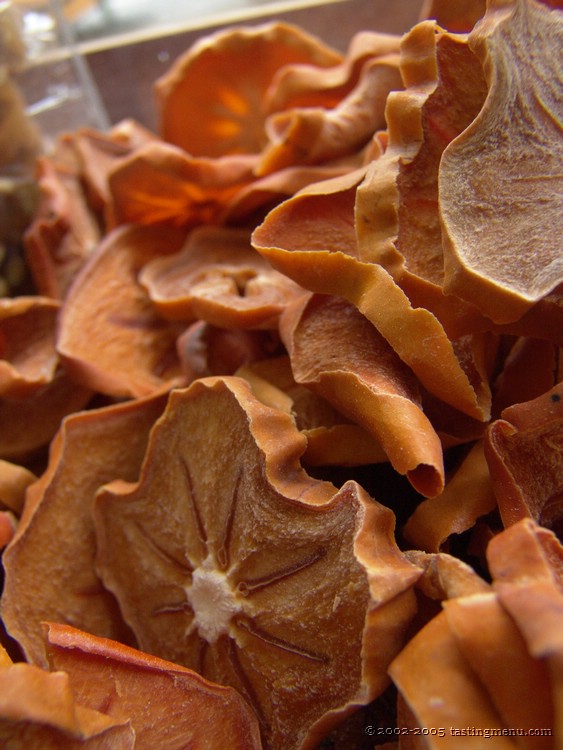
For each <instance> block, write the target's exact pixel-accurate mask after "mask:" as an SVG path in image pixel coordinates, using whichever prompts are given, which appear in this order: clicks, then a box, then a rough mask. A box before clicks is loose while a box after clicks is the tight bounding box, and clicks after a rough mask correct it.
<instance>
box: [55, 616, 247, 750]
mask: <svg viewBox="0 0 563 750" xmlns="http://www.w3.org/2000/svg"><path fill="white" fill-rule="evenodd" d="M46 649H47V653H48V656H49V663H50V665H51V669H53V670H57V671H62V672H65V673H66V674H68V676H69V680H70V685H71V687H72V688H73V690H74V692H75V695H76V697H77V700H78V701H79V702H80V704H81V705H83V706H86V707H87V708H90V709H95V710H99V711H103V712H104V713H106V714H107V715H108V716H111V717H112V718H114V719H115V720H117V721H119V720H121V721H130V722H131V726H132V727H133V729H134V731H135V750H150V749H151V748H158V750H182V749H183V748H188V747H189V748H194V749H195V750H199V749H201V750H204V748H205V750H225V748H229V750H261V747H262V745H261V743H260V731H259V728H258V722H257V720H256V717H255V716H254V714H253V713H252V711H251V710H250V708H249V707H248V705H247V704H246V703H245V702H244V700H243V699H242V698H241V697H240V695H239V694H238V693H237V692H236V691H235V690H233V689H232V688H228V687H222V686H220V685H215V684H213V683H211V682H209V681H208V680H204V679H203V677H201V676H200V675H199V674H197V673H196V672H193V671H191V670H189V669H186V668H185V667H180V666H178V665H177V664H170V663H169V662H167V661H164V660H163V659H158V658H156V657H154V656H149V655H148V654H144V653H142V652H141V651H137V650H135V649H132V648H129V647H127V646H123V645H122V644H120V643H116V642H115V641H111V640H108V639H106V638H96V637H95V636H92V635H90V634H88V633H84V632H82V631H80V630H76V629H75V628H70V627H68V626H64V625H56V624H52V623H50V624H49V625H48V626H47V646H46Z"/></svg>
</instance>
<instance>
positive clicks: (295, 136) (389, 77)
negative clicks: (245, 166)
mask: <svg viewBox="0 0 563 750" xmlns="http://www.w3.org/2000/svg"><path fill="white" fill-rule="evenodd" d="M400 88H402V80H401V74H400V72H399V56H398V55H388V56H386V57H379V58H375V59H374V60H369V61H367V62H366V63H365V66H364V69H363V71H362V75H361V77H360V79H359V81H358V83H357V85H356V86H355V87H354V89H353V90H352V91H351V92H350V93H349V94H348V95H347V96H346V97H345V98H344V99H342V101H340V102H339V103H338V104H337V106H335V107H334V108H332V109H326V108H323V107H320V106H316V107H300V108H295V109H290V110H285V111H283V112H278V113H276V114H273V115H271V116H270V117H269V118H268V119H267V120H266V133H267V135H268V141H269V142H268V144H267V145H266V146H265V147H264V149H263V150H262V154H261V156H260V160H259V162H258V164H257V166H256V173H257V174H259V175H264V174H270V173H272V172H275V171H276V170H279V169H283V168H285V167H290V166H293V165H295V164H320V163H322V162H324V161H330V160H332V159H337V158H341V157H344V156H347V155H348V154H353V153H355V152H357V151H359V150H360V149H362V148H363V147H364V146H365V145H366V144H367V143H368V142H369V140H370V138H371V137H372V136H373V134H374V133H375V131H376V130H380V129H382V128H384V127H385V103H386V101H387V96H388V94H389V92H390V91H393V90H396V89H400Z"/></svg>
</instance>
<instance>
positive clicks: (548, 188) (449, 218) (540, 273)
mask: <svg viewBox="0 0 563 750" xmlns="http://www.w3.org/2000/svg"><path fill="white" fill-rule="evenodd" d="M469 44H470V46H471V47H472V49H473V50H474V51H475V54H476V55H477V57H478V58H479V59H480V61H481V63H482V65H483V68H484V70H485V71H486V75H487V79H488V84H489V94H488V96H487V99H486V101H485V103H484V105H483V108H482V110H481V111H480V113H479V115H478V116H477V117H476V119H475V120H474V121H473V122H472V123H471V125H470V126H469V127H468V128H466V130H465V131H464V132H463V133H462V134H461V135H460V136H458V138H456V139H455V140H454V141H453V142H452V143H451V144H450V145H449V146H448V148H447V149H446V151H445V152H444V155H443V157H442V161H441V163H440V177H439V185H440V209H441V214H442V222H443V227H444V255H445V286H444V288H445V291H446V292H447V293H453V294H457V295H458V296H460V297H462V298H463V299H466V300H468V301H470V302H472V303H473V304H475V305H476V306H477V307H478V308H479V309H480V310H481V311H482V312H483V313H484V314H485V315H487V316H488V317H490V318H491V319H492V320H494V321H495V322H498V323H507V322H511V321H514V320H517V319H518V318H519V317H521V316H522V315H523V313H524V312H526V311H527V310H528V309H529V308H530V307H531V306H532V305H533V304H534V303H535V302H537V301H538V300H540V299H541V298H542V297H544V296H545V295H546V294H548V293H549V292H551V291H552V290H554V289H555V288H556V287H557V286H559V285H560V284H561V282H562V281H563V263H562V260H561V244H560V238H561V236H562V234H563V225H562V213H561V203H560V200H559V195H558V192H557V189H556V185H558V182H559V180H560V174H561V159H562V156H563V146H562V144H563V139H562V137H561V135H562V133H561V121H560V112H561V96H560V94H561V92H560V85H559V84H560V79H561V60H560V56H559V55H558V54H557V52H556V50H560V49H561V45H562V44H563V14H562V12H561V10H551V9H549V8H548V7H547V6H546V5H543V4H542V3H538V2H535V1H534V0H513V1H512V2H508V3H507V2H505V1H503V0H498V1H497V0H495V1H494V2H491V3H489V7H488V9H487V13H486V15H485V16H484V18H483V20H482V21H481V22H480V23H479V24H478V25H477V26H476V27H475V29H474V30H473V31H472V32H471V35H470V38H469ZM554 51H555V52H554ZM531 52H533V54H531ZM556 314H557V317H558V320H559V325H561V321H562V318H561V311H560V310H559V311H558V312H557V313H556Z"/></svg>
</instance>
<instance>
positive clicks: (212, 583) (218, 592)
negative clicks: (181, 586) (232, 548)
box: [186, 555, 242, 643]
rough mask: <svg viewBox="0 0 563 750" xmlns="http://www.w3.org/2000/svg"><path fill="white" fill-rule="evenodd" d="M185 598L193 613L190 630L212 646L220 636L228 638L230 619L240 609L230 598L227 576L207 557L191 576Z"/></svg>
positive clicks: (231, 597)
mask: <svg viewBox="0 0 563 750" xmlns="http://www.w3.org/2000/svg"><path fill="white" fill-rule="evenodd" d="M186 595H187V597H188V601H189V602H190V605H191V607H192V610H193V613H194V619H193V622H192V628H197V631H198V633H199V634H200V635H201V637H202V638H205V640H206V641H207V642H208V643H215V642H216V641H217V640H218V639H219V637H220V636H221V635H228V633H229V625H230V622H231V620H232V618H233V617H234V616H235V615H237V614H238V613H239V612H240V611H241V609H242V606H241V603H240V602H238V601H237V600H236V598H235V596H234V595H233V589H232V586H231V584H230V583H229V581H228V579H227V576H226V575H225V574H224V573H223V572H222V571H220V570H218V569H217V567H216V566H215V563H214V561H213V558H212V556H211V555H208V556H207V557H206V559H205V560H204V561H203V563H202V564H201V566H200V567H198V568H196V569H195V570H194V572H193V575H192V582H191V584H190V585H189V586H186Z"/></svg>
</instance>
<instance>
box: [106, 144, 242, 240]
mask: <svg viewBox="0 0 563 750" xmlns="http://www.w3.org/2000/svg"><path fill="white" fill-rule="evenodd" d="M255 162H256V158H255V157H253V156H246V155H231V156H224V157H222V158H217V159H215V158H207V157H194V156H192V155H191V154H188V153H186V152H184V151H182V150H181V149H180V148H177V147H176V146H172V145H171V144H169V143H164V142H163V141H159V140H156V141H154V142H153V143H148V144H146V145H145V146H143V147H142V148H139V149H136V150H135V151H133V152H132V153H131V154H130V155H129V156H128V157H126V158H123V159H122V160H121V161H120V162H119V163H118V164H117V165H116V166H115V168H114V169H113V170H112V171H111V172H110V174H109V175H108V186H109V190H110V194H111V201H110V202H109V203H108V207H107V210H106V216H107V222H108V225H109V226H110V227H113V226H116V225H119V224H127V223H135V224H147V225H150V224H161V223H166V224H169V225H171V226H197V225H198V224H209V223H213V222H215V223H216V222H218V221H219V219H220V217H221V215H222V213H223V210H224V207H225V205H226V204H227V203H228V202H229V201H230V200H231V199H232V198H233V197H235V196H236V195H237V193H238V192H239V190H241V189H242V188H245V187H246V186H247V185H248V184H249V183H251V182H252V180H253V179H254V177H253V173H252V169H253V167H254V164H255Z"/></svg>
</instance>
